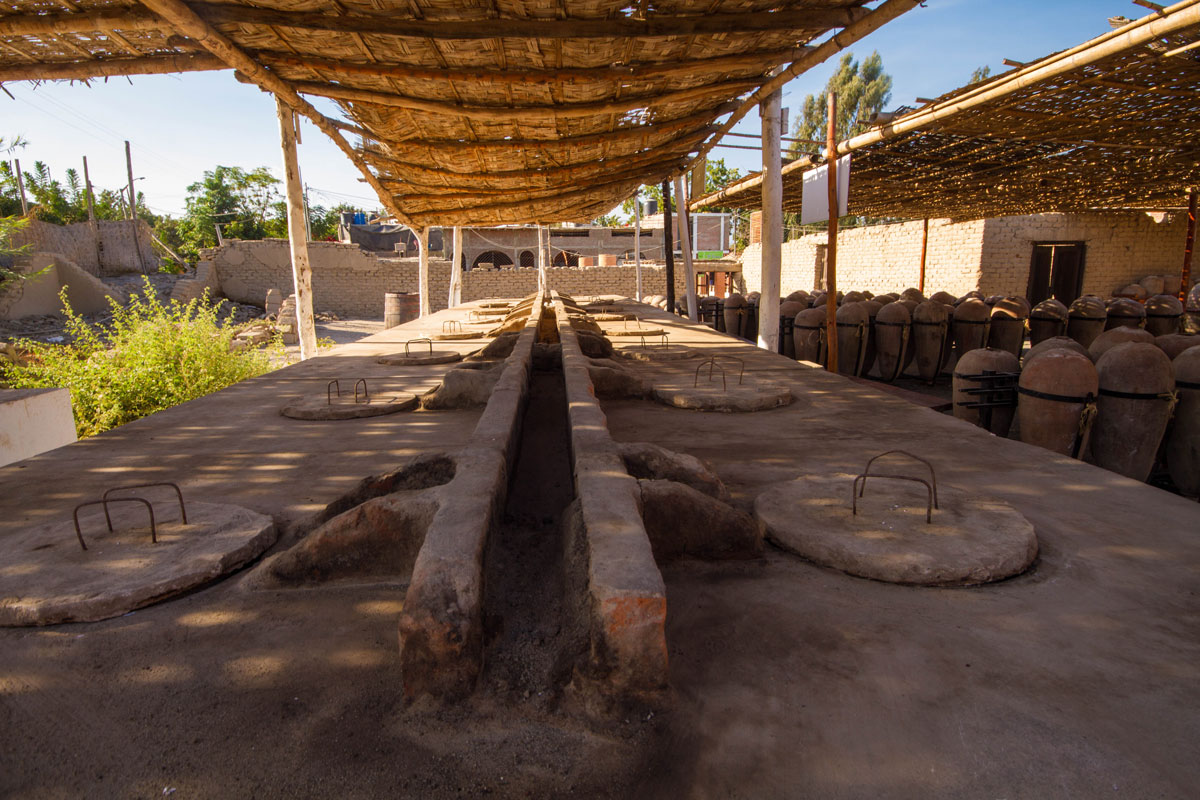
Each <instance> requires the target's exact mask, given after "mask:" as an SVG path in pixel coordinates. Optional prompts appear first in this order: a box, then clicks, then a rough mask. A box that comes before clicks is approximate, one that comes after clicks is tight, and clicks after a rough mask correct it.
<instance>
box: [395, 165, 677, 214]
mask: <svg viewBox="0 0 1200 800" xmlns="http://www.w3.org/2000/svg"><path fill="white" fill-rule="evenodd" d="M659 178H660V176H659V175H653V174H650V175H646V176H644V177H643V178H642V179H641V180H639V178H636V177H635V178H625V179H622V180H618V181H614V182H611V183H602V184H597V185H594V186H589V187H588V188H586V189H576V190H574V191H570V192H555V193H552V194H547V195H541V196H538V197H527V198H523V199H520V200H512V201H509V202H504V203H491V202H489V203H484V204H479V205H467V206H465V207H462V208H454V207H452V206H444V207H441V208H432V209H428V210H425V211H421V212H419V214H420V215H421V216H422V217H427V218H433V217H435V216H437V215H439V214H446V215H455V214H458V215H463V214H465V213H468V212H469V213H471V214H475V215H479V214H484V213H488V212H493V211H504V210H511V209H519V208H521V207H522V206H527V205H531V204H534V203H538V204H542V205H544V206H549V205H550V204H552V203H554V202H556V201H557V202H559V203H564V204H565V203H567V202H573V201H575V200H579V199H582V198H587V197H589V196H591V195H600V196H602V195H603V194H605V193H606V192H608V191H609V190H613V189H616V188H618V187H628V189H629V190H630V191H632V190H633V189H635V188H637V186H638V185H639V184H640V183H641V182H642V180H645V181H656V180H658V179H659ZM510 195H511V193H510ZM601 199H602V198H601V197H597V198H596V200H595V202H600V201H601ZM618 202H619V200H618ZM614 205H615V203H614ZM543 216H545V215H543Z"/></svg>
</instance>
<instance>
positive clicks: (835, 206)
mask: <svg viewBox="0 0 1200 800" xmlns="http://www.w3.org/2000/svg"><path fill="white" fill-rule="evenodd" d="M826 117H827V118H828V120H829V124H828V126H827V134H826V135H827V138H828V143H827V144H826V148H827V149H826V152H827V153H829V161H828V164H829V166H828V167H827V169H826V172H825V180H827V181H828V182H829V227H828V231H827V232H826V239H825V340H826V347H825V353H826V357H825V369H826V370H828V371H829V372H837V371H838V335H837V235H838V211H840V210H841V207H842V204H841V202H840V198H839V197H838V180H837V92H834V91H830V92H829V111H828V113H827V114H826ZM939 368H940V366H939Z"/></svg>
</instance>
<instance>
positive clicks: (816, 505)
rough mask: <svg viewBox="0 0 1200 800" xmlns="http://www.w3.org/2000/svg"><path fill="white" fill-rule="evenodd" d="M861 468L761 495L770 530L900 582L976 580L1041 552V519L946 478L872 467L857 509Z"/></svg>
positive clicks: (1001, 573)
mask: <svg viewBox="0 0 1200 800" xmlns="http://www.w3.org/2000/svg"><path fill="white" fill-rule="evenodd" d="M853 483H854V476H853V475H846V474H837V475H831V476H828V477H808V478H799V479H797V480H793V481H787V482H785V483H781V484H776V485H775V486H772V487H770V488H768V489H767V490H766V491H764V492H763V493H762V494H760V495H759V496H758V498H757V499H756V500H755V501H754V514H755V516H756V517H758V519H759V520H760V521H761V522H762V523H763V524H764V525H765V526H766V529H767V538H769V539H770V540H771V541H773V542H774V543H775V544H777V545H779V546H780V547H782V548H783V549H784V550H787V551H789V552H792V553H795V554H796V555H798V556H801V557H802V558H806V559H808V560H809V561H812V562H814V563H816V564H820V565H821V566H826V567H833V568H834V569H839V570H842V571H843V572H848V573H850V574H851V575H858V576H859V577H863V578H874V579H875V580H879V581H888V582H890V583H904V584H917V585H924V586H969V585H972V584H979V583H988V582H990V581H997V580H1001V579H1003V578H1008V577H1011V576H1013V575H1017V574H1019V573H1021V572H1024V571H1025V569H1027V568H1028V567H1029V565H1030V564H1032V563H1033V560H1034V558H1035V557H1036V556H1037V552H1038V544H1037V536H1036V535H1035V534H1034V531H1033V525H1032V524H1031V523H1030V522H1029V520H1027V519H1025V517H1023V516H1022V515H1021V514H1020V513H1018V512H1017V511H1016V510H1015V509H1013V508H1012V506H1010V505H1008V504H1007V503H1004V502H1002V501H1000V500H994V499H989V498H980V497H978V496H977V495H976V494H975V493H974V492H970V493H968V492H967V491H964V490H962V489H959V488H956V487H953V486H948V485H946V484H939V485H938V500H939V505H940V508H939V509H935V510H934V511H933V521H932V522H931V523H926V521H925V513H926V500H927V492H926V490H925V488H924V487H922V486H920V485H918V484H916V483H911V482H909V481H895V480H888V479H886V478H877V477H872V478H871V480H870V481H869V485H868V486H867V487H866V491H865V492H864V494H863V496H862V497H860V498H859V499H858V513H857V514H854V513H853V512H852V509H851V498H852V495H851V493H852V488H851V487H852V485H853Z"/></svg>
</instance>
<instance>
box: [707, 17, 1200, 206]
mask: <svg viewBox="0 0 1200 800" xmlns="http://www.w3.org/2000/svg"><path fill="white" fill-rule="evenodd" d="M1198 40H1200V0H1187V2H1181V3H1177V4H1175V5H1173V6H1171V7H1169V8H1167V9H1164V10H1163V11H1162V12H1157V13H1154V14H1150V15H1148V16H1146V17H1144V18H1142V19H1140V20H1136V21H1133V22H1130V23H1128V24H1125V25H1123V26H1122V27H1120V28H1117V29H1115V30H1113V31H1110V32H1109V33H1107V34H1105V35H1103V36H1100V37H1097V38H1096V39H1093V40H1090V41H1089V42H1086V43H1084V44H1082V45H1080V46H1078V47H1075V48H1071V49H1070V50H1066V51H1063V52H1061V53H1056V54H1054V55H1050V56H1047V57H1045V58H1043V59H1040V60H1038V61H1035V62H1031V63H1028V64H1025V65H1023V66H1020V67H1017V68H1015V69H1013V70H1011V71H1009V72H1006V73H1004V74H1001V75H998V76H996V77H994V78H991V79H990V80H986V81H984V82H981V83H976V84H973V85H970V86H966V87H963V88H961V89H957V90H955V91H953V92H950V93H948V94H945V95H942V96H941V97H939V98H937V99H935V100H933V101H932V102H930V103H928V104H926V105H924V106H923V107H921V108H919V109H916V110H913V111H910V112H908V113H905V114H903V115H901V116H898V117H896V118H894V119H892V120H891V121H889V122H888V123H886V124H883V125H879V126H876V127H875V128H872V129H870V130H868V131H867V132H866V133H864V134H861V135H859V136H855V137H853V138H851V139H848V140H846V141H844V142H841V143H840V144H839V146H838V153H839V155H843V154H846V153H852V158H851V167H850V187H851V188H850V197H849V208H850V212H851V213H852V214H856V215H866V216H875V217H894V218H921V217H952V218H962V219H971V218H980V217H992V216H1003V215H1012V214H1030V213H1039V212H1048V211H1085V210H1096V209H1116V208H1138V209H1164V208H1178V207H1180V206H1183V205H1186V195H1187V192H1188V190H1189V189H1190V188H1192V187H1195V186H1197V185H1200V90H1198V87H1200V42H1198ZM819 163H822V161H821V159H820V158H819V157H816V156H806V157H802V158H801V159H800V160H798V161H794V162H792V163H790V164H788V165H786V166H784V168H783V206H784V209H785V210H788V211H799V210H800V207H801V193H802V186H803V174H804V172H805V171H807V170H809V169H811V168H812V167H813V166H814V165H816V164H819ZM691 205H692V207H693V208H696V209H701V208H705V207H737V208H760V207H761V205H762V190H761V174H755V175H751V176H748V177H747V178H745V179H743V180H741V181H737V182H735V183H734V184H731V185H730V186H729V187H726V188H725V189H723V190H721V191H719V192H714V193H711V194H709V195H707V196H706V197H702V198H698V199H697V200H695V201H693V202H692V204H691Z"/></svg>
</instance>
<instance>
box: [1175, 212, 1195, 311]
mask: <svg viewBox="0 0 1200 800" xmlns="http://www.w3.org/2000/svg"><path fill="white" fill-rule="evenodd" d="M1187 215H1188V218H1187V238H1186V239H1185V240H1184V243H1183V269H1182V270H1181V271H1180V273H1179V299H1180V300H1183V301H1184V302H1186V301H1187V296H1188V290H1189V289H1191V288H1192V287H1191V286H1190V285H1189V284H1190V283H1191V282H1192V247H1193V246H1194V245H1195V243H1196V190H1195V189H1189V190H1188V209H1187Z"/></svg>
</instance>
